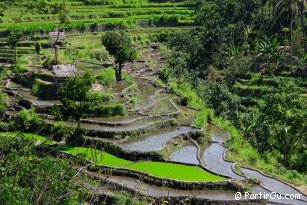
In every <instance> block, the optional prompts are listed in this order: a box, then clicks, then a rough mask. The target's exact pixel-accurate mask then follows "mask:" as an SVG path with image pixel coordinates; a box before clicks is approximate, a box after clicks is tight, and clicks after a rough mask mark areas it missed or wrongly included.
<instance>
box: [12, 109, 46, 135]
mask: <svg viewBox="0 0 307 205" xmlns="http://www.w3.org/2000/svg"><path fill="white" fill-rule="evenodd" d="M40 122H41V119H40V117H39V116H38V115H37V114H36V113H35V109H33V108H32V109H30V110H20V111H19V113H18V115H17V117H16V119H15V129H16V130H22V129H30V127H31V126H35V127H37V126H36V125H38V124H39V123H40Z"/></svg>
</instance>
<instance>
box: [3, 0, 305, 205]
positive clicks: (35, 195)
mask: <svg viewBox="0 0 307 205" xmlns="http://www.w3.org/2000/svg"><path fill="white" fill-rule="evenodd" d="M306 7H307V5H306V1H301V0H295V1H288V0H277V1H275V0H207V1H203V0H202V1H201V0H63V1H62V0H48V1H46V0H3V1H1V2H0V64H1V65H0V79H1V82H3V85H8V88H3V85H1V89H3V90H5V91H6V92H8V93H9V95H7V94H4V93H2V91H1V92H0V120H1V122H0V131H1V132H0V167H1V168H0V181H1V183H0V201H1V202H0V204H1V203H2V202H3V203H4V204H11V203H14V204H76V203H82V202H83V201H87V202H89V203H91V202H92V201H89V199H90V200H92V196H90V197H89V196H88V194H87V193H85V192H83V190H78V188H77V187H76V186H75V183H73V182H75V181H74V179H76V178H78V177H77V176H76V171H75V170H74V169H72V168H71V167H76V166H75V165H77V166H80V164H77V162H74V160H71V159H70V157H69V158H68V159H65V160H63V159H58V158H56V157H54V156H50V155H48V154H46V153H44V151H45V150H44V149H42V148H46V147H45V146H48V147H49V146H50V145H52V146H54V147H56V148H55V149H58V151H60V152H56V153H60V154H59V155H58V156H62V155H61V154H63V152H66V153H69V154H71V155H74V156H77V157H76V158H78V157H79V156H80V155H81V156H82V157H81V158H80V159H79V158H78V160H83V159H84V158H86V159H88V160H90V161H93V162H94V163H96V164H98V165H99V164H100V165H106V166H110V167H118V168H127V169H130V170H131V171H141V172H145V173H148V174H152V175H154V176H157V177H162V178H169V179H174V180H183V181H189V182H191V181H197V182H200V181H211V182H215V181H223V180H226V179H225V178H223V177H220V176H217V175H214V174H211V173H209V172H206V171H205V170H203V169H200V168H199V167H196V166H188V165H182V164H176V163H165V162H156V161H154V160H153V161H148V160H147V161H137V160H139V159H140V158H141V159H144V158H142V157H140V156H134V155H138V153H134V152H131V153H129V159H132V158H133V159H136V160H135V161H134V160H133V161H130V160H125V159H123V158H119V157H116V156H122V155H118V153H114V155H112V154H113V151H114V150H117V151H118V150H120V151H119V152H124V151H123V150H121V149H120V148H119V147H118V146H117V145H115V144H116V143H118V141H117V137H118V136H117V135H116V131H114V133H115V134H112V136H113V135H114V139H107V140H111V141H112V142H113V143H114V144H112V146H114V147H116V149H115V148H114V150H113V151H112V150H111V151H110V150H108V152H106V151H105V150H101V151H100V150H98V149H94V148H87V147H83V144H81V142H83V140H81V139H83V138H82V137H86V138H91V139H93V142H94V141H95V140H96V141H97V146H100V145H98V144H99V141H100V140H102V141H104V140H106V139H99V138H104V137H108V136H107V135H108V134H109V133H108V131H106V133H103V132H104V131H105V130H104V128H106V130H116V129H117V128H116V126H119V125H117V124H116V123H118V122H117V121H121V120H123V122H129V121H130V120H131V121H132V122H129V123H127V124H126V123H123V124H121V125H120V126H121V128H118V130H120V129H122V130H125V129H129V128H130V126H133V127H138V126H140V127H142V126H145V125H146V123H151V121H149V120H151V118H148V119H149V120H148V119H147V118H146V119H145V120H139V119H137V118H139V117H140V116H144V114H157V113H159V114H161V116H162V121H161V123H162V122H163V121H164V120H165V119H166V120H168V121H171V122H172V123H171V124H174V125H176V126H177V125H178V124H179V123H183V124H191V123H193V122H194V124H195V125H197V126H198V127H204V125H205V124H206V123H208V122H214V123H215V124H217V125H218V126H220V127H222V128H224V129H225V130H227V131H228V132H229V133H230V136H231V138H230V139H229V140H228V141H227V142H226V145H227V146H229V148H230V149H229V152H228V154H227V158H228V159H230V160H232V161H236V162H238V166H237V167H236V169H238V170H240V168H239V167H240V166H243V165H244V166H250V167H253V168H257V169H260V170H262V171H264V172H265V173H268V174H270V175H274V176H277V177H279V178H281V179H284V180H287V181H289V182H291V183H293V184H296V185H302V187H303V188H302V189H305V188H306V184H307V177H306V167H307V164H306V162H307V160H306V159H307V151H306V136H307V132H306V131H307V127H306V119H307V98H306V96H307V95H306V93H307V90H306V88H307V81H306V79H307V75H306V73H307V70H306V62H307V56H306V48H307V45H306V25H307V24H306ZM111 30H112V31H111ZM49 32H53V33H51V34H50V35H51V36H49ZM64 33H65V35H64ZM157 42H159V43H157ZM162 53H163V55H162ZM131 61H133V62H132V63H130V62H131ZM128 62H129V63H128ZM2 64H3V65H2ZM57 64H72V65H75V66H76V68H77V70H78V72H80V73H79V74H80V75H77V76H75V74H74V77H69V78H62V79H61V80H59V79H56V78H54V73H53V71H52V66H53V65H57ZM161 66H162V67H161ZM157 76H159V78H158V79H156V77H157ZM137 77H141V78H144V79H150V80H152V79H155V80H156V83H159V84H162V85H164V86H167V89H165V90H168V91H170V92H172V93H159V94H157V96H156V98H155V99H154V100H157V101H156V102H158V103H155V102H153V105H152V107H150V106H148V105H150V104H151V101H154V100H153V99H151V98H152V96H153V95H154V94H155V93H156V92H157V91H158V88H156V87H155V86H153V85H152V84H151V83H152V82H150V81H147V80H144V79H137ZM57 80H59V81H57ZM143 80H144V82H143ZM17 83H19V84H20V85H19V84H17ZM126 88H128V89H126ZM159 89H160V88H159ZM16 93H18V94H16ZM174 93H179V94H180V95H181V96H177V95H176V97H175V95H174ZM13 94H14V95H13ZM19 95H20V96H19ZM170 99H174V102H175V101H176V102H175V103H176V104H177V105H178V107H179V108H178V110H179V111H180V112H179V113H176V114H174V116H173V113H172V114H171V115H172V116H170V117H168V116H167V115H166V112H168V111H170V110H171V111H173V110H174V112H175V110H177V108H176V109H174V106H173V105H172V103H170V101H169V100H170ZM40 103H41V104H40ZM58 103H61V105H58ZM48 104H50V105H48ZM51 105H52V106H51ZM147 106H148V107H149V108H147ZM186 106H190V107H193V108H197V110H196V109H190V108H188V107H186ZM33 107H35V108H33ZM164 111H165V113H164ZM196 114H197V115H196ZM161 116H159V117H161ZM121 118H123V119H121ZM124 118H125V119H124ZM45 119H46V120H45ZM109 119H110V121H109ZM135 119H137V120H136V121H134V120H135ZM141 119H142V118H141ZM71 120H74V121H76V122H77V123H78V127H77V129H74V128H72V127H70V126H67V125H72V124H73V123H72V122H71ZM82 120H87V121H88V123H84V122H83V123H84V124H85V126H80V123H81V122H82ZM154 120H156V118H153V119H152V121H154ZM63 121H65V122H63ZM92 123H93V124H92ZM167 124H169V123H168V122H167ZM100 125H101V126H100ZM115 125H116V126H115ZM181 125H182V124H180V126H181ZM165 126H166V127H165V128H168V127H167V126H168V125H165ZM178 126H179V125H178ZM149 127H150V126H149ZM96 129H97V130H96ZM150 129H151V128H150ZM144 130H145V129H144ZM161 130H163V131H164V127H163V129H161ZM96 131H97V133H99V134H97V135H101V136H95V137H94V135H95V133H96ZM138 131H139V130H136V133H138ZM34 132H35V133H43V135H46V136H48V137H43V136H41V135H37V134H32V133H34ZM121 132H123V133H125V131H121ZM148 132H150V133H146V134H144V133H143V134H141V136H140V137H142V136H143V135H144V136H146V135H147V134H152V132H154V131H152V130H150V131H148ZM112 133H113V131H112ZM86 134H88V135H90V136H91V137H90V136H85V135H86ZM121 135H123V134H121ZM121 135H120V136H121ZM127 135H128V134H127ZM96 137H97V138H96ZM128 137H129V136H128ZM192 137H194V136H192ZM195 139H198V143H200V144H202V143H206V140H207V138H206V137H200V136H197V137H195ZM53 140H56V141H58V142H61V143H65V145H64V146H62V145H61V146H58V145H55V141H53ZM128 140H129V139H128ZM176 140H178V139H173V140H172V141H171V142H168V143H173V145H169V144H167V148H166V149H165V150H162V151H161V152H160V153H167V149H168V148H170V149H174V150H175V148H174V147H176V148H178V147H179V146H180V145H181V143H182V144H184V143H186V139H184V138H182V139H179V141H180V140H182V142H179V143H180V145H179V146H177V145H178V141H176ZM110 144H111V143H110ZM41 145H43V146H42V147H40V146H41ZM172 146H174V147H172ZM91 147H93V146H92V145H91ZM105 149H106V150H107V147H105ZM114 152H115V151H114ZM110 153H112V154H110ZM146 154H147V153H146ZM151 154H152V155H154V157H156V156H157V154H159V153H148V155H151ZM115 155H116V156H115ZM130 155H131V156H130ZM132 155H133V156H132ZM65 156H67V155H66V154H65ZM130 157H131V158H130ZM138 157H140V158H138ZM149 157H151V156H149ZM72 158H73V159H76V158H75V157H72ZM146 159H147V158H146ZM148 159H149V158H148ZM150 159H153V158H150ZM159 159H160V158H159ZM78 162H80V161H78ZM78 180H80V181H84V180H85V179H84V178H78ZM260 181H261V180H260ZM108 190H109V189H108ZM51 196H52V197H51ZM108 200H109V201H106V202H105V203H106V204H146V203H149V202H148V201H146V200H137V199H135V198H134V197H132V198H131V197H130V196H128V195H126V194H124V195H122V194H117V193H115V195H114V196H112V197H110V198H109V199H108Z"/></svg>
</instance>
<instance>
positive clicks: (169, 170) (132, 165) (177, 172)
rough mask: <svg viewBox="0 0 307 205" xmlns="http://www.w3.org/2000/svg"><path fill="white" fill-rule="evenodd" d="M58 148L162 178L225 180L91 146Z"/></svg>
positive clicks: (192, 170) (201, 171)
mask: <svg viewBox="0 0 307 205" xmlns="http://www.w3.org/2000/svg"><path fill="white" fill-rule="evenodd" d="M59 150H60V151H63V152H67V153H70V154H85V156H86V157H87V159H89V160H92V161H94V162H96V163H97V164H102V165H106V166H112V167H122V168H127V169H132V170H136V171H143V172H147V173H149V174H152V175H154V176H158V177H163V178H170V179H175V180H183V181H221V180H225V178H223V177H220V176H216V175H214V174H211V173H208V172H206V171H204V170H202V169H200V168H198V167H195V166H187V165H180V164H174V163H165V162H152V161H144V162H132V161H128V160H124V159H121V158H118V157H116V156H113V155H111V154H109V153H106V152H102V151H99V150H97V149H93V148H83V147H71V146H62V147H60V149H59Z"/></svg>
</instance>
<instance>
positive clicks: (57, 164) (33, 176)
mask: <svg viewBox="0 0 307 205" xmlns="http://www.w3.org/2000/svg"><path fill="white" fill-rule="evenodd" d="M34 145H35V141H33V140H28V139H25V137H24V136H23V135H22V134H20V135H18V134H17V136H1V137H0V167H1V168H0V182H1V183H0V201H1V204H77V203H79V202H80V201H83V199H82V197H83V196H82V195H83V193H82V189H80V188H78V189H77V188H76V186H75V185H74V184H73V183H72V180H73V178H74V177H75V174H76V172H75V171H74V170H73V169H72V168H70V166H69V163H68V162H67V161H64V160H59V159H56V158H53V157H50V156H45V157H41V156H39V155H38V153H37V151H36V150H35V146H34ZM42 170H43V171H42Z"/></svg>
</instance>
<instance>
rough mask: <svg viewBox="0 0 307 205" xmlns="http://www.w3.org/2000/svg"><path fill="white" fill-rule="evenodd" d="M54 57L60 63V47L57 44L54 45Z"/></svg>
mask: <svg viewBox="0 0 307 205" xmlns="http://www.w3.org/2000/svg"><path fill="white" fill-rule="evenodd" d="M54 57H55V61H56V63H58V58H59V47H58V46H57V45H54Z"/></svg>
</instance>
